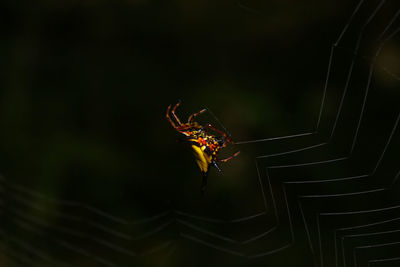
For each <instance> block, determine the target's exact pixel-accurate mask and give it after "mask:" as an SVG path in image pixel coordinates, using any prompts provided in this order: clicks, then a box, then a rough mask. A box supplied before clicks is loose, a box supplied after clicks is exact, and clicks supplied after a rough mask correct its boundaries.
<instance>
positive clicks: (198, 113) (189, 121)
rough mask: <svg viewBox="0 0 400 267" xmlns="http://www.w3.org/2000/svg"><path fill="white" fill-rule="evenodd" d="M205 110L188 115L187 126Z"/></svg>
mask: <svg viewBox="0 0 400 267" xmlns="http://www.w3.org/2000/svg"><path fill="white" fill-rule="evenodd" d="M206 110H207V109H202V110H200V111H199V112H197V113H194V114H192V115H190V116H189V119H188V122H187V123H189V124H190V123H192V121H193V119H194V118H196V117H197V116H199V115H200V114H202V113H204V112H206Z"/></svg>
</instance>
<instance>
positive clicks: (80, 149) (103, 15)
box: [0, 0, 399, 267]
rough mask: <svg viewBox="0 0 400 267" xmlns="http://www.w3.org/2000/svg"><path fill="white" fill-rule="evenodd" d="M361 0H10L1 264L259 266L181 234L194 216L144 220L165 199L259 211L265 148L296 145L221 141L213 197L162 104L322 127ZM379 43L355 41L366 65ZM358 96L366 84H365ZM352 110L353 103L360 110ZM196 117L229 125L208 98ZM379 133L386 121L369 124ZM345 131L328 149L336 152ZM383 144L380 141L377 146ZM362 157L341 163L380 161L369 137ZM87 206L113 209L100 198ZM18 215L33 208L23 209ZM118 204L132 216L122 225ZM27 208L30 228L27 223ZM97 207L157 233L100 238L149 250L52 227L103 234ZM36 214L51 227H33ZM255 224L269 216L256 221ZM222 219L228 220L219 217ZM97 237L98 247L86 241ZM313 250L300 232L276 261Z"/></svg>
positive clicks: (215, 214)
mask: <svg viewBox="0 0 400 267" xmlns="http://www.w3.org/2000/svg"><path fill="white" fill-rule="evenodd" d="M376 2H377V1H376ZM357 4H358V2H357V1H334V0H329V1H326V0H325V1H304V0H302V1H291V0H286V1H278V0H273V1H254V0H251V1H244V2H236V1H225V0H223V1H197V0H191V1H180V0H179V1H147V0H120V1H94V0H87V1H64V0H60V1H44V0H43V1H37V2H36V3H30V2H29V3H25V4H22V3H18V2H17V1H15V2H11V1H8V2H5V3H2V4H0V6H1V7H0V9H1V19H0V21H1V25H2V26H0V27H1V40H0V58H1V60H0V61H1V62H0V68H1V72H0V73H1V86H0V129H1V130H0V151H1V153H0V154H1V155H0V172H1V175H2V177H3V178H2V181H3V182H2V188H3V189H4V190H3V191H2V192H5V193H4V194H3V201H2V203H3V204H2V206H3V207H4V209H3V218H2V219H1V220H2V226H3V230H2V237H3V240H4V242H2V244H1V246H0V248H1V254H0V265H1V266H7V267H8V266H14V265H16V266H18V264H19V265H21V266H29V265H30V264H31V265H33V266H58V265H59V266H63V265H62V264H61V263H60V261H62V262H68V263H70V264H71V265H74V266H103V265H106V266H107V264H108V263H107V264H106V263H104V262H103V263H102V262H101V261H99V259H98V257H100V258H101V257H102V258H104V259H107V261H108V262H110V263H113V264H115V266H162V264H165V266H195V265H196V264H198V266H232V265H235V264H238V265H244V264H254V265H257V266H264V265H263V264H264V262H263V260H258V261H250V262H247V261H246V260H242V259H241V258H240V260H238V261H237V260H236V258H235V257H233V258H232V257H231V256H230V257H228V256H226V255H225V253H224V252H221V251H218V250H215V249H213V248H210V247H208V246H203V245H201V244H199V243H196V242H191V241H188V240H187V239H184V238H182V237H181V234H182V231H183V230H182V228H184V227H183V226H182V225H181V224H179V223H177V221H176V220H177V217H176V216H174V215H173V214H172V215H171V214H169V215H168V214H167V217H169V219H165V220H164V219H161V221H160V222H154V224H151V223H153V221H152V222H151V223H150V225H147V224H146V222H144V224H142V223H135V222H136V221H137V220H142V219H143V218H149V217H150V218H153V217H152V216H153V215H154V214H159V213H162V212H164V211H168V210H175V211H180V212H185V213H190V214H194V215H196V216H203V217H208V218H218V219H224V220H229V219H232V218H241V217H245V216H250V215H252V214H256V213H258V212H260V210H261V211H262V210H263V200H262V197H261V195H260V185H259V182H258V179H257V169H256V167H255V166H256V165H255V161H254V160H255V157H256V156H262V155H266V154H271V153H275V152H276V153H278V152H282V151H286V150H288V149H287V148H288V147H293V144H292V143H285V142H277V143H274V144H271V145H270V146H268V145H267V146H264V143H262V144H259V143H255V144H246V145H236V146H234V147H230V148H227V149H225V150H224V151H223V152H222V154H223V155H229V154H230V153H233V152H235V151H237V150H241V152H242V153H241V155H240V156H239V157H238V158H236V159H233V160H232V161H230V162H229V163H226V164H221V168H222V169H223V173H222V174H219V173H217V172H216V171H215V169H212V170H211V172H210V175H209V185H208V188H207V191H206V194H205V196H203V197H202V196H201V194H200V184H201V175H200V173H199V170H198V168H197V166H196V165H195V162H194V160H193V158H192V156H191V153H190V151H189V149H188V148H187V147H186V146H185V145H184V144H181V143H179V142H176V140H177V139H178V138H179V136H178V134H177V133H176V132H175V131H174V130H173V128H172V127H171V126H170V125H169V123H168V122H167V120H166V119H165V111H166V108H167V106H168V105H170V104H175V103H176V102H177V101H178V100H182V105H181V107H179V109H178V114H179V116H180V117H181V118H182V119H183V120H185V119H186V118H187V116H189V115H190V114H192V113H194V112H197V111H199V110H201V109H202V108H204V107H208V108H210V110H212V112H213V113H214V114H215V116H216V117H217V118H218V120H219V121H221V122H222V124H223V125H224V126H225V127H226V128H227V129H228V131H229V132H230V133H231V134H232V138H233V139H234V140H235V141H239V142H240V141H248V140H256V139H262V138H269V137H277V136H285V135H292V134H298V133H308V132H313V131H314V130H315V129H316V122H317V120H318V114H319V108H320V103H321V98H322V95H323V89H324V84H325V79H326V74H327V67H328V61H329V55H330V51H331V46H332V44H333V43H334V42H335V41H336V40H337V38H338V36H339V34H340V32H341V31H342V30H343V27H344V26H345V25H346V23H347V21H348V18H349V17H350V15H351V13H352V12H353V10H354V8H355V6H356V5H357ZM361 19H362V17H361ZM361 22H362V20H360V21H356V23H358V24H357V25H361ZM374 23H376V24H377V25H378V24H379V21H378V22H374ZM378 31H381V29H380V28H379V29H378ZM356 33H357V30H355V34H354V36H355V35H356ZM350 36H352V35H350ZM368 42H369V40H368V39H366V40H364V39H363V40H362V44H367V43H368ZM367 47H368V45H367ZM346 48H347V50H346ZM353 50H354V48H353V47H351V45H348V46H347V43H346V41H345V42H344V43H341V47H338V48H337V50H336V55H339V56H338V58H339V59H340V58H343V59H351V57H352V51H353ZM391 51H393V52H392V54H390V53H389V57H388V59H386V61H385V60H383V61H382V62H381V65H383V67H386V68H389V69H391V70H396V68H398V66H399V65H398V62H399V61H396V60H392V59H393V56H390V55H395V54H398V46H396V45H394V46H393V48H392V50H391ZM396 51H397V53H396ZM368 56H370V55H367V57H361V56H359V57H358V58H359V59H360V62H361V63H360V64H364V65H365V66H368V64H369V62H370V61H369V60H368ZM392 61H393V62H394V63H393V62H392ZM396 62H397V63H396ZM396 64H397V65H396ZM335 67H336V68H339V67H338V66H333V68H335ZM397 70H398V69H397ZM382 75H383V74H382ZM360 77H361V78H360V79H361V80H363V81H365V80H366V79H367V78H366V76H362V75H361V74H360ZM363 77H364V78H363ZM392 78H393V76H392ZM338 79H339V78H338ZM382 79H383V78H382ZM388 79H389V78H388ZM394 80H395V81H397V83H396V85H393V83H390V82H383V83H382V84H383V85H382V86H381V87H382V88H383V87H384V88H389V89H387V90H389V91H390V90H394V89H393V88H397V89H398V80H396V79H394ZM379 88H380V87H379ZM390 88H392V89H390ZM397 89H396V90H397ZM340 92H341V91H340ZM390 92H392V91H390ZM396 94H397V93H396ZM335 96H336V95H335V94H333V96H332V95H331V97H335ZM351 96H352V97H353V98H354V99H356V100H357V99H362V95H361V94H359V93H354V94H352V95H351ZM381 96H382V97H386V98H383V99H384V101H387V102H379V103H390V101H392V102H391V103H398V102H395V100H393V98H392V97H393V94H386V93H385V92H383V93H382V95H381ZM328 99H332V98H328ZM372 101H374V100H372ZM327 103H328V104H327V106H326V107H327V109H326V110H325V113H324V114H323V115H324V116H323V118H334V117H335V115H336V110H335V108H336V107H337V106H336V105H329V103H330V102H329V101H328V102H327ZM357 103H360V102H357ZM357 107H358V108H359V106H357ZM379 107H382V106H379ZM380 109H381V108H380ZM395 109H396V108H395V105H394V106H393V110H395ZM357 110H359V109H357ZM391 111H392V109H391ZM389 113H390V114H392V113H391V112H388V114H389ZM345 114H346V115H345V116H352V115H351V114H352V112H351V110H348V111H347V113H345ZM393 114H394V113H393ZM393 114H392V115H393ZM353 116H355V117H356V115H353ZM393 116H394V115H393ZM393 116H392V117H390V116H388V115H387V114H386V113H385V114H383V115H382V116H380V117H378V116H376V117H373V116H372V117H371V120H372V121H375V120H380V121H381V122H382V123H387V125H388V126H387V127H386V128H384V127H383V126H382V128H381V127H376V128H375V130H376V132H377V133H380V134H382V136H384V137H385V138H386V137H387V136H388V135H389V133H390V127H389V125H393V118H394V117H393ZM199 122H201V123H206V122H211V123H212V124H214V125H215V126H216V127H217V128H221V127H222V126H221V125H220V124H219V123H218V122H217V121H216V120H215V118H214V117H213V116H212V115H210V114H209V113H206V114H204V115H202V116H201V117H199ZM385 125H386V124H385ZM342 127H344V128H346V125H342ZM371 129H372V128H371ZM373 136H376V134H375V132H374V133H372V134H371V135H370V136H368V135H367V137H366V139H370V138H372V137H373ZM349 139H350V138H349ZM296 142H297V143H296V146H295V147H302V146H304V145H305V144H308V142H309V140H299V141H296ZM340 144H341V143H340ZM347 144H348V143H346V142H345V144H343V145H337V146H335V147H334V148H333V149H332V150H331V151H334V152H340V151H342V150H344V147H347ZM368 144H369V143H368V141H367V142H365V143H362V147H367V146H368ZM382 144H383V142H382V143H379V142H378V144H377V146H379V147H380V149H381V148H382V147H383V145H382ZM377 150H378V149H377ZM372 151H373V152H371V153H372V154H373V155H374V156H375V155H377V154H376V153H375V152H374V151H375V150H373V149H372ZM330 153H332V152H326V153H325V155H330ZM359 159H360V160H361V161H360V162H361V163H360V162H354V163H353V162H351V164H349V165H348V166H347V167H346V168H348V169H349V170H352V169H356V168H358V167H359V166H360V165H363V164H370V161H371V162H372V161H376V157H372V158H369V157H367V156H363V154H362V153H361V152H360V156H359ZM366 162H367V163H366ZM311 173H312V172H311ZM18 190H19V191H18ZM24 190H25V191H24ZM14 196H15V198H14ZM49 199H52V200H49ZM88 207H94V208H96V209H98V210H101V211H103V212H104V214H102V215H101V214H98V213H91V211H90V208H88ZM15 212H17V213H15ZM18 212H19V213H18ZM18 214H19V215H21V214H22V215H23V214H25V216H30V217H25V218H24V217H19V219H18V218H17V217H18V216H19V215H18ZM55 214H56V215H55ZM22 215H21V216H22ZM63 215H64V217H63ZM72 215H73V216H78V215H79V216H81V220H82V221H83V222H82V221H81V222H80V223H79V222H77V221H75V222H74V221H73V220H71V222H70V221H68V219H67V218H68V216H72ZM57 216H58V217H57ZM107 216H113V217H112V218H123V220H126V221H129V222H133V223H132V224H129V225H130V226H126V225H125V226H123V225H122V226H121V225H119V224H114V223H115V221H116V220H114V221H113V220H110V219H109V218H108V217H107ZM18 220H19V221H18ZM38 220H39V221H40V222H38ZM21 221H22V223H25V226H26V225H27V226H26V227H25V228H23V227H20V225H19V224H18V222H20V223H21ZM88 222H95V223H99V224H104V225H107V227H108V228H107V229H108V231H109V232H110V231H122V232H123V231H125V232H126V233H128V234H127V235H130V236H141V235H143V234H144V235H146V233H154V236H153V235H152V236H151V237H150V234H149V238H147V237H144V238H143V239H140V240H137V241H135V242H133V241H132V242H131V243H129V244H126V243H124V242H125V241H121V240H119V239H118V238H115V236H114V237H111V238H108V237H104V239H106V240H108V241H109V242H110V243H111V244H113V245H115V246H120V247H125V248H127V249H128V250H129V251H135V253H138V254H140V255H139V256H138V257H136V256H135V257H134V256H132V257H129V256H127V255H124V256H118V253H114V252H113V250H112V249H111V248H109V249H104V248H99V247H96V245H93V240H92V239H90V238H86V239H85V238H83V240H84V241H80V239H79V238H77V237H75V236H74V235H73V234H71V233H70V232H68V231H61V230H60V229H59V228H55V229H53V228H52V227H64V228H68V229H74V230H76V231H81V232H85V233H87V234H88V235H89V236H90V237H96V236H100V234H99V233H98V232H97V231H98V229H97V230H95V229H94V228H95V227H94V228H93V227H90V223H88ZM168 222H171V223H169V224H168ZM166 223H167V224H168V225H167V226H166V227H165V228H162V229H160V231H158V230H157V229H158V227H160V226H163V225H164V224H166ZM28 226H30V229H31V230H29V227H28ZM35 227H36V228H35ZM38 227H39V228H40V227H41V228H40V229H39V230H40V231H41V232H40V234H38V233H36V232H35V231H39V230H38V229H37V228H38ZM254 227H255V228H257V229H259V230H260V231H261V232H262V231H263V230H264V229H265V225H264V224H261V223H258V224H257V223H256V224H255V226H254ZM298 227H301V226H298ZM32 229H33V230H32ZM35 229H36V230H35ZM64 230H65V229H64ZM213 230H214V231H215V232H217V233H219V232H221V231H222V230H223V226H215V227H214V228H213ZM243 231H244V232H243V235H245V232H246V231H245V230H243ZM234 234H235V235H237V236H240V235H241V234H240V233H238V232H237V231H236V232H235V233H234ZM226 235H227V236H229V235H230V234H229V233H228V234H226ZM285 238H286V237H276V238H275V239H271V240H270V241H268V242H269V243H271V242H272V243H273V242H277V243H279V242H281V239H282V240H284V239H285ZM57 240H58V241H57ZM59 240H61V243H62V242H63V241H65V242H67V241H68V242H69V243H68V244H72V248H73V249H70V250H69V251H67V250H66V249H65V246H64V248H61V246H60V242H59ZM66 240H67V241H66ZM171 240H172V241H171ZM166 241H167V242H173V243H171V244H173V245H170V243H168V245H167V248H166V249H163V248H161V249H160V250H159V251H157V254H156V256H154V257H149V256H146V251H148V250H151V249H152V248H153V247H157V246H159V245H161V246H162V244H164V242H166ZM211 243H213V242H211ZM24 245H25V249H24ZM64 245H65V244H64ZM26 246H32V247H37V250H38V251H39V252H40V251H41V252H42V253H44V254H46V255H47V256H46V257H50V258H51V259H50V260H49V259H47V260H45V259H43V257H42V258H41V257H39V256H37V255H36V256H35V255H34V254H32V253H33V252H32V251H35V249H33V250H32V249H29V248H28V249H27V248H26ZM74 248H75V249H77V250H79V251H80V252H79V251H78V252H77V251H75V250H74ZM253 249H254V250H256V251H259V250H260V251H263V248H262V247H257V246H255V247H254V248H253ZM266 250H269V249H266ZM82 251H83V252H82ZM88 251H92V252H90V253H89V256H88ZM85 253H86V254H85ZM142 254H144V256H143V255H142ZM21 255H22V256H21ZM310 255H311V254H310V252H309V251H308V249H307V244H306V243H304V245H301V248H300V249H299V250H294V251H289V252H287V254H283V255H278V256H274V258H272V259H270V258H268V259H266V262H267V263H268V264H272V265H269V266H309V264H310V262H312V261H311V260H310V258H312V257H311V256H310ZM54 262H58V263H57V264H55V263H54ZM195 263H196V264H195ZM35 264H36V265H35ZM196 266H197V265H196Z"/></svg>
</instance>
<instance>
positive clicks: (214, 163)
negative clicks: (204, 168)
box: [212, 160, 222, 172]
mask: <svg viewBox="0 0 400 267" xmlns="http://www.w3.org/2000/svg"><path fill="white" fill-rule="evenodd" d="M212 164H213V165H214V166H215V168H217V170H218V171H219V172H222V170H221V169H220V168H219V166H218V164H217V162H216V161H215V160H213V161H212Z"/></svg>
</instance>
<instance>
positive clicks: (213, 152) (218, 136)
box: [166, 102, 239, 193]
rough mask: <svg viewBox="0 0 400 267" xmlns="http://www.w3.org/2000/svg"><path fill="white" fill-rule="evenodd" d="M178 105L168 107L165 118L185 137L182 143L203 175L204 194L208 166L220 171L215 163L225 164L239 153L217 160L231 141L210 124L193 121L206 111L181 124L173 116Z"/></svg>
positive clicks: (190, 117) (175, 116) (193, 115)
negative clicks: (186, 143)
mask: <svg viewBox="0 0 400 267" xmlns="http://www.w3.org/2000/svg"><path fill="white" fill-rule="evenodd" d="M179 105H180V102H178V103H177V104H176V105H175V106H174V108H173V109H172V110H171V105H169V106H168V109H167V113H166V117H167V120H168V121H169V122H170V124H171V125H172V127H174V129H175V130H176V131H177V132H178V133H180V134H182V135H183V136H184V137H185V139H184V141H186V142H188V143H189V145H190V147H191V149H192V152H193V155H194V157H195V160H196V163H197V166H198V167H199V168H200V171H201V173H202V175H203V181H202V192H203V193H204V191H205V188H206V185H207V176H208V172H209V170H210V166H211V165H213V166H215V167H216V168H217V170H218V171H221V169H220V168H219V166H218V164H217V162H218V161H219V162H226V161H228V160H230V159H232V158H233V157H236V156H237V155H238V154H239V152H236V153H235V154H233V155H232V156H230V157H228V158H226V159H218V152H219V151H220V150H221V149H222V148H224V147H226V145H227V143H231V144H234V142H233V141H232V139H231V138H230V137H229V136H228V135H227V134H226V133H224V132H223V131H220V130H218V129H216V128H214V127H213V126H212V125H211V124H206V125H205V126H202V125H200V124H198V123H197V122H196V121H194V118H195V117H197V116H198V115H200V114H202V113H204V112H205V111H206V109H203V110H201V111H200V112H198V113H195V114H192V115H190V116H189V119H188V121H187V122H186V123H182V122H181V121H180V119H179V118H178V116H177V115H176V114H175V110H176V108H177V107H178V106H179ZM170 114H171V115H172V117H173V118H174V119H175V122H174V121H173V120H172V118H171V116H170Z"/></svg>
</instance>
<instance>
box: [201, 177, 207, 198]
mask: <svg viewBox="0 0 400 267" xmlns="http://www.w3.org/2000/svg"><path fill="white" fill-rule="evenodd" d="M202 174H203V180H202V181H201V194H202V195H204V192H205V191H206V187H207V175H208V172H203V173H202Z"/></svg>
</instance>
